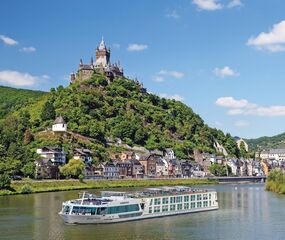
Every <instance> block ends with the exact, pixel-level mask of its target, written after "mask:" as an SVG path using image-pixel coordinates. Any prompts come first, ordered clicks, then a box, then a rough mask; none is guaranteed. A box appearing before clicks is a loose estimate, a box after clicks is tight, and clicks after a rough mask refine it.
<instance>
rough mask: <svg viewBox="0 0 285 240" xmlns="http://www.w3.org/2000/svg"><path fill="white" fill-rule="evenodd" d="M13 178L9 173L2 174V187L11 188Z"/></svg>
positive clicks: (0, 183) (0, 177) (0, 182)
mask: <svg viewBox="0 0 285 240" xmlns="http://www.w3.org/2000/svg"><path fill="white" fill-rule="evenodd" d="M10 185H11V178H10V176H9V175H8V174H7V173H3V174H0V189H7V188H10Z"/></svg>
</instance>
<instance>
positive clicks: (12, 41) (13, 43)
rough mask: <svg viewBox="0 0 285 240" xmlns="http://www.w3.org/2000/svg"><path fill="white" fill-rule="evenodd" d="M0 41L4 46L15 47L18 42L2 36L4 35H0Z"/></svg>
mask: <svg viewBox="0 0 285 240" xmlns="http://www.w3.org/2000/svg"><path fill="white" fill-rule="evenodd" d="M0 40H2V41H3V43H5V44H6V45H10V46H12V45H17V44H18V42H17V41H16V40H14V39H12V38H10V37H7V36H4V35H0Z"/></svg>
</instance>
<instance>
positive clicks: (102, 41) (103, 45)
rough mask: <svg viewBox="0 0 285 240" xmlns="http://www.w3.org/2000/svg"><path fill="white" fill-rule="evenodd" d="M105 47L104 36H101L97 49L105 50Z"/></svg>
mask: <svg viewBox="0 0 285 240" xmlns="http://www.w3.org/2000/svg"><path fill="white" fill-rule="evenodd" d="M105 49H106V45H105V42H104V37H103V36H102V40H101V42H100V44H99V50H105Z"/></svg>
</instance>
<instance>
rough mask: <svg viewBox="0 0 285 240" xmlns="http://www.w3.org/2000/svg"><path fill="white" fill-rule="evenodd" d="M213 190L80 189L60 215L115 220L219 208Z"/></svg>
mask: <svg viewBox="0 0 285 240" xmlns="http://www.w3.org/2000/svg"><path fill="white" fill-rule="evenodd" d="M218 207H219V206H218V201H217V192H216V191H215V190H206V189H195V188H190V187H185V186H175V187H160V188H147V189H145V190H143V191H142V192H134V193H127V192H113V191H102V192H101V196H96V195H94V194H89V193H86V192H84V193H82V194H81V196H80V198H78V199H75V200H70V201H66V202H63V204H62V210H61V211H60V212H59V215H60V216H61V217H62V218H63V220H64V222H66V223H71V224H88V223H117V222H124V221H133V220H141V219H147V218H156V217H164V216H171V215H178V214H186V213H194V212H202V211H209V210H216V209H218Z"/></svg>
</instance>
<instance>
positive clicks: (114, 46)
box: [112, 43, 121, 49]
mask: <svg viewBox="0 0 285 240" xmlns="http://www.w3.org/2000/svg"><path fill="white" fill-rule="evenodd" d="M112 46H113V48H116V49H119V48H121V45H120V44H119V43H113V44H112Z"/></svg>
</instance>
